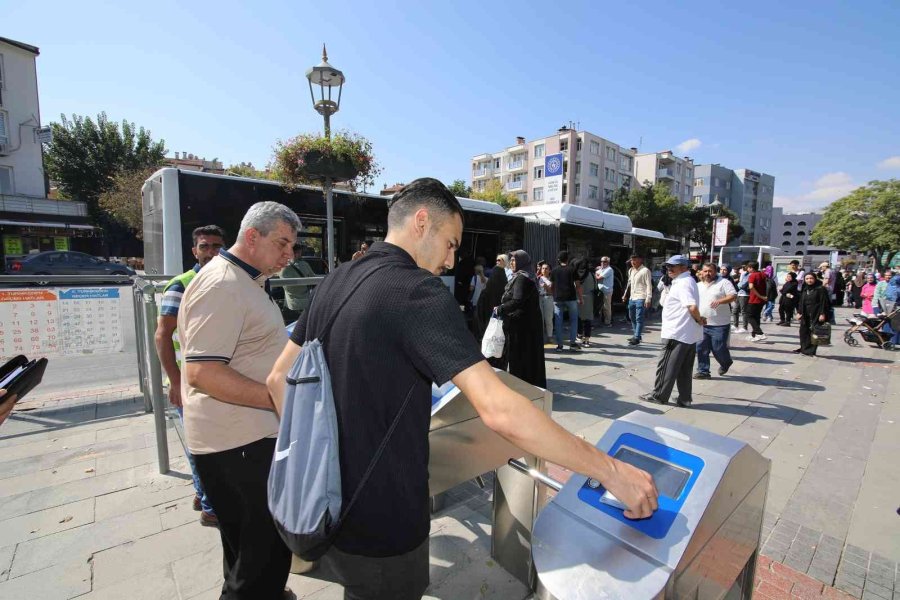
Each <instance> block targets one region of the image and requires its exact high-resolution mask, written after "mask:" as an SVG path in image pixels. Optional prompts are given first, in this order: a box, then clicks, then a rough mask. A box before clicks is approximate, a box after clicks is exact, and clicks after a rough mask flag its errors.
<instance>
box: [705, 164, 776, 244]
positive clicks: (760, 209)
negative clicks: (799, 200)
mask: <svg viewBox="0 0 900 600" xmlns="http://www.w3.org/2000/svg"><path fill="white" fill-rule="evenodd" d="M693 183H694V191H693V196H692V201H693V203H694V204H695V205H696V206H708V205H709V204H712V203H713V202H716V201H718V202H721V203H722V204H723V205H725V206H726V207H727V208H728V209H729V210H731V211H732V212H733V213H735V214H736V215H737V216H738V218H739V219H740V222H741V225H742V226H743V227H744V235H743V236H741V239H740V240H733V241H732V242H733V244H735V245H740V244H743V245H745V246H769V245H772V246H774V245H777V244H774V243H773V241H775V240H774V236H773V234H774V231H773V220H772V219H773V214H772V204H773V201H774V198H775V177H773V176H772V175H767V174H765V173H760V172H757V171H752V170H750V169H737V170H731V169H729V168H727V167H723V166H721V165H718V164H711V165H697V166H696V167H695V168H694V182H693Z"/></svg>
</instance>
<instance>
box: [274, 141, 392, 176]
mask: <svg viewBox="0 0 900 600" xmlns="http://www.w3.org/2000/svg"><path fill="white" fill-rule="evenodd" d="M312 151H317V152H320V153H322V154H323V155H324V156H325V157H327V158H330V159H333V160H339V161H349V162H350V163H352V164H353V167H354V168H355V169H356V171H357V173H358V174H357V176H356V177H355V178H353V179H351V180H349V181H348V182H347V184H348V186H349V187H350V188H351V189H353V190H356V189H358V188H360V187H363V188H365V187H371V186H373V185H375V178H376V177H377V176H378V175H379V174H380V173H381V167H380V166H379V165H378V163H377V162H376V161H375V156H374V154H373V153H372V142H370V141H369V140H367V139H366V138H365V137H363V136H361V135H359V134H357V133H351V132H349V131H338V132H337V133H335V134H333V135H332V136H331V137H330V138H326V137H325V136H322V135H313V134H306V133H304V134H300V135H298V136H297V137H295V138H292V139H290V140H288V141H286V142H284V141H281V140H278V141H277V142H276V143H275V157H274V160H273V165H274V169H273V170H274V172H275V177H276V178H277V179H278V180H279V181H281V182H283V183H285V184H288V185H295V184H301V183H304V184H314V183H320V181H321V179H320V178H318V177H314V176H311V175H314V174H310V173H309V172H308V171H307V169H306V161H307V155H308V154H309V153H310V152H312Z"/></svg>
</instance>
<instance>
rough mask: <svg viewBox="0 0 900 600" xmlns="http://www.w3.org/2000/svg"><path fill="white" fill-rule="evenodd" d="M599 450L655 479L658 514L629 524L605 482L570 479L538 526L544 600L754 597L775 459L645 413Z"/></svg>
mask: <svg viewBox="0 0 900 600" xmlns="http://www.w3.org/2000/svg"><path fill="white" fill-rule="evenodd" d="M597 447H598V448H599V449H601V450H603V451H605V452H607V453H609V454H610V455H612V456H614V457H616V458H618V459H619V460H622V461H625V462H628V463H630V464H632V465H634V466H636V467H639V468H641V469H644V470H645V471H648V472H649V473H650V474H651V475H653V478H654V481H655V482H656V486H657V489H658V491H659V510H658V511H656V512H655V513H654V514H653V516H652V517H650V518H647V519H641V520H630V519H627V518H625V516H624V514H623V509H622V506H621V504H620V503H618V501H617V499H616V498H614V497H611V496H610V494H609V493H608V492H607V491H606V490H605V489H604V488H603V486H602V485H600V483H599V482H597V481H595V480H591V479H588V478H587V477H585V476H583V475H578V474H575V475H573V476H572V477H571V479H569V481H568V482H567V483H566V484H565V485H564V486H563V487H562V489H561V490H560V492H559V493H558V494H557V495H556V497H555V498H553V500H551V501H550V502H549V504H547V506H546V507H545V508H544V509H543V510H542V511H541V512H540V514H539V515H538V517H537V520H536V521H535V523H534V527H533V535H532V540H531V543H532V557H533V563H534V575H535V579H533V580H532V581H533V583H534V586H535V588H536V595H537V597H538V598H542V599H547V598H558V599H560V600H562V599H566V600H576V599H583V600H588V599H590V600H596V599H600V598H603V599H621V600H626V599H627V600H643V599H651V598H679V599H681V598H684V599H688V598H689V599H691V600H694V599H697V600H705V599H716V600H718V599H721V598H726V599H728V600H737V599H739V598H743V599H749V598H750V597H751V594H752V590H753V577H754V573H755V569H756V558H757V554H758V551H759V544H760V535H761V532H762V520H763V509H764V507H765V501H766V491H767V489H768V480H769V464H770V463H769V460H768V459H766V458H764V457H762V456H761V455H760V454H759V453H758V452H756V450H754V449H753V448H751V447H750V446H748V445H747V444H746V443H744V442H741V441H739V440H735V439H731V438H726V437H722V436H719V435H715V434H713V433H709V432H707V431H703V430H701V429H697V428H695V427H690V426H687V425H683V424H681V423H677V422H675V421H671V420H668V419H664V418H662V417H658V416H655V415H650V414H648V413H644V412H640V411H636V412H632V413H630V414H628V415H626V416H625V417H623V418H621V419H618V420H617V421H615V422H614V423H613V424H612V426H611V427H610V428H609V430H607V432H606V434H605V435H604V436H603V438H602V439H601V440H600V442H599V443H598V444H597ZM519 476H520V477H524V476H522V475H520V474H519Z"/></svg>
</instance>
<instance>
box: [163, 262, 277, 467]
mask: <svg viewBox="0 0 900 600" xmlns="http://www.w3.org/2000/svg"><path fill="white" fill-rule="evenodd" d="M265 280H266V278H265V276H264V275H263V274H262V273H260V272H259V271H258V270H257V269H255V268H253V267H252V266H250V265H248V264H247V263H245V262H243V261H242V260H240V259H239V258H237V257H236V256H234V255H233V254H230V253H229V252H227V251H225V250H222V251H221V252H220V254H219V256H217V257H215V258H213V259H212V260H211V261H210V262H209V263H208V264H207V265H206V266H204V267H203V269H202V270H201V271H200V273H198V274H197V276H196V277H195V278H194V280H193V281H192V282H191V285H189V286H188V287H187V289H186V290H185V292H184V296H183V298H182V300H181V308H180V309H179V311H178V331H179V335H180V336H181V350H182V354H183V356H184V361H185V362H186V363H190V362H223V363H226V364H227V365H229V366H230V367H231V368H232V369H234V370H235V371H237V372H238V373H240V374H241V375H244V376H245V377H248V378H250V379H252V380H254V381H258V382H259V383H262V384H265V382H266V377H267V376H268V375H269V372H270V371H271V370H272V367H273V366H274V365H275V361H276V360H277V359H278V356H279V355H280V354H281V351H282V350H284V346H285V344H286V343H287V340H288V336H287V332H286V331H285V329H284V323H283V322H282V319H281V312H280V311H279V310H278V307H277V306H276V305H275V302H273V301H272V300H271V299H270V298H269V295H268V293H266V290H265V289H264V284H265ZM181 392H182V399H183V402H184V431H185V436H186V437H187V445H188V448H190V450H191V452H192V453H194V454H210V453H212V452H222V451H224V450H230V449H232V448H237V447H238V446H244V445H246V444H249V443H251V442H255V441H257V440H260V439H262V438H265V437H274V436H275V435H277V433H278V418H277V417H276V416H275V412H274V410H262V409H258V408H250V407H248V406H239V405H237V404H229V403H226V402H222V401H220V400H217V399H215V398H213V397H211V396H208V395H206V394H204V393H203V392H201V391H200V390H198V389H197V388H194V387H191V386H190V385H188V383H187V378H186V377H182V378H181Z"/></svg>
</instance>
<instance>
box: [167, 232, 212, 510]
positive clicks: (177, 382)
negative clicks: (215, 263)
mask: <svg viewBox="0 0 900 600" xmlns="http://www.w3.org/2000/svg"><path fill="white" fill-rule="evenodd" d="M192 235H193V242H194V245H193V246H192V247H191V252H192V253H193V254H194V258H196V259H197V264H195V265H194V267H193V268H192V269H190V270H189V271H186V272H185V273H182V274H181V275H178V276H177V277H173V278H172V280H171V281H169V283H167V284H166V287H165V289H164V290H163V298H162V302H161V304H160V307H159V319H158V320H157V324H156V338H155V339H156V352H157V354H158V355H159V362H160V364H161V365H162V368H163V370H165V372H166V375H167V376H168V378H169V403H170V404H171V405H172V406H174V407H175V408H176V409H178V414H179V415H182V418H183V414H182V407H181V343H180V342H179V340H178V331H176V328H177V327H178V308H179V307H180V306H181V297H182V295H184V291H185V290H186V289H187V286H188V285H189V284H190V283H191V281H192V280H193V279H194V276H195V275H197V273H199V272H200V269H201V268H203V266H204V265H206V263H208V262H209V261H211V260H212V259H213V257H215V256H216V255H218V254H219V250H220V249H222V248H224V247H225V232H224V231H222V228H221V227H219V226H218V225H206V226H204V227H198V228H197V229H195V230H194V232H193V234H192ZM187 458H188V462H189V463H190V465H191V475H192V476H193V478H194V491H195V492H196V495H195V496H194V510H197V511H200V524H201V525H206V526H208V527H216V526H218V524H219V520H218V518H217V517H216V513H215V511H214V510H213V508H212V506H210V505H209V501H208V500H207V497H206V494H205V493H204V491H203V485H202V484H201V482H200V478H199V477H198V476H197V469H196V468H194V457H193V456H191V453H190V452H187Z"/></svg>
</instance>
